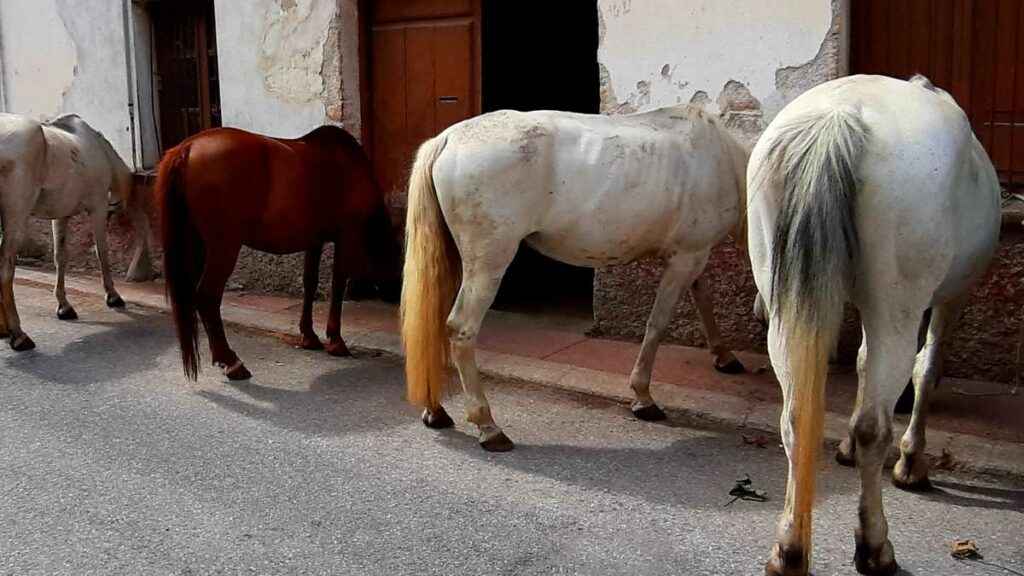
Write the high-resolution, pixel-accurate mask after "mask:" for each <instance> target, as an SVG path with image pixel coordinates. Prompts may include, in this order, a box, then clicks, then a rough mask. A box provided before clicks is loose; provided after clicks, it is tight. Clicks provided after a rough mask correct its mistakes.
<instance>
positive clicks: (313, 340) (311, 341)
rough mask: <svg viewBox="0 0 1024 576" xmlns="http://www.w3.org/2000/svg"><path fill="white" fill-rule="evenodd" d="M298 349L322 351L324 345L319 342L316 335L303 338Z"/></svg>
mask: <svg viewBox="0 0 1024 576" xmlns="http://www.w3.org/2000/svg"><path fill="white" fill-rule="evenodd" d="M299 348H302V349H303V350H323V349H324V343H323V342H321V341H320V338H318V337H317V335H316V334H314V335H312V336H303V337H302V342H300V343H299Z"/></svg>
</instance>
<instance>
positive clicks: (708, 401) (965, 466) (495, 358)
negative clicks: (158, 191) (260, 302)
mask: <svg viewBox="0 0 1024 576" xmlns="http://www.w3.org/2000/svg"><path fill="white" fill-rule="evenodd" d="M16 282H17V283H18V284H22V285H26V286H34V287H39V288H46V289H52V287H53V275H52V273H48V272H42V271H39V270H32V269H21V268H19V269H18V272H17V281H16ZM66 284H67V288H68V290H69V291H74V292H79V293H83V294H89V295H95V296H100V295H102V294H103V291H102V287H101V286H100V283H99V281H98V280H96V279H93V278H81V277H72V276H70V275H68V277H67V279H66ZM144 286H147V287H148V289H144V288H142V287H140V286H139V285H132V284H125V283H119V284H118V287H119V291H120V292H121V294H122V295H123V296H124V297H125V298H126V300H128V301H129V302H131V303H134V304H136V305H139V306H142V307H145V308H150V309H155V310H159V311H163V312H166V311H168V310H169V306H168V304H167V302H166V301H165V298H164V296H163V293H162V290H160V291H155V290H154V289H153V287H154V285H152V284H149V285H144ZM346 306H347V307H349V306H351V307H357V308H358V307H359V306H360V304H359V303H348V302H346ZM222 315H223V318H224V321H225V323H227V324H230V325H232V326H235V327H240V328H245V329H256V330H259V331H263V332H270V333H274V334H277V335H292V334H296V333H297V323H298V313H297V312H292V311H277V312H274V311H265V310H258V309H254V308H247V307H243V306H238V305H233V304H228V303H225V304H224V306H223V307H222ZM345 339H346V341H347V342H348V344H349V346H355V347H360V348H366V349H371V350H380V351H383V352H388V353H391V354H395V355H397V356H401V355H402V349H401V342H400V339H399V336H398V335H397V334H395V333H393V332H389V331H382V330H373V329H366V328H362V329H361V328H360V327H358V326H356V327H346V330H345ZM477 361H478V363H479V365H480V370H481V372H482V373H483V374H485V375H486V376H490V377H496V378H502V379H510V380H519V381H525V382H528V383H531V384H536V385H540V386H546V387H549V388H554V389H558V390H563V391H567V392H572V393H578V394H585V395H590V396H596V397H599V398H603V399H606V400H610V401H613V402H617V403H620V404H623V405H626V406H628V405H629V403H630V402H631V401H632V396H631V394H630V392H629V388H628V386H627V384H626V379H625V378H624V377H623V376H622V375H620V374H614V373H610V372H603V371H599V370H592V369H588V368H582V367H578V366H572V365H568V364H562V363H558V362H550V361H546V360H539V359H535V358H528V357H524V356H515V355H511V354H502V353H498V352H492V351H487V350H479V351H478V352H477ZM651 384H652V393H653V394H654V396H655V399H656V400H657V401H658V403H659V404H660V405H661V407H662V408H663V409H665V410H666V412H668V413H669V414H670V415H673V416H677V417H682V418H687V419H693V420H697V421H701V422H707V423H710V424H715V425H720V426H732V427H736V428H740V429H745V430H749V431H752V432H754V431H756V432H763V433H768V434H772V435H778V433H779V415H780V410H781V406H780V405H779V404H777V403H774V402H771V403H768V402H763V401H759V400H756V399H754V398H753V397H751V398H743V397H740V396H735V395H731V394H719V393H715V392H712V391H708V390H703V389H692V388H684V387H681V386H676V385H672V384H668V383H664V382H658V381H653V382H652V383H651ZM847 420H848V415H843V414H836V413H833V412H829V413H827V414H826V418H825V437H826V440H827V442H828V444H829V446H830V447H831V448H833V449H834V447H835V446H836V445H838V443H839V442H840V441H841V440H842V439H843V438H845V437H846V430H847ZM904 430H905V427H904V426H902V425H897V427H896V430H895V431H894V438H896V439H897V440H898V439H899V438H900V437H901V436H902V434H903V431H904ZM927 437H928V449H927V450H926V453H927V454H928V455H929V456H930V457H931V458H932V461H933V463H937V467H939V468H941V469H944V470H957V471H962V472H968V473H972V474H978V475H983V476H990V477H993V478H998V479H1012V480H1019V481H1024V445H1021V444H1016V443H1012V442H1005V441H997V440H991V439H988V438H983V437H979V436H972V435H967V434H955V433H949V432H944V431H941V430H933V429H930V430H928V435H927ZM895 456H896V449H895V447H893V448H892V450H891V453H890V464H891V463H892V462H894V461H895Z"/></svg>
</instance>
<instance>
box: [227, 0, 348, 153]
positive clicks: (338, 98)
mask: <svg viewBox="0 0 1024 576" xmlns="http://www.w3.org/2000/svg"><path fill="white" fill-rule="evenodd" d="M355 4H356V2H355V0H217V2H216V4H215V7H216V18H217V42H218V51H219V52H218V61H219V66H220V85H221V95H220V97H221V107H222V112H223V121H224V125H226V126H236V127H239V128H244V129H247V130H253V131H256V132H261V133H264V134H269V135H274V136H281V137H295V136H300V135H302V134H304V133H306V132H308V131H310V130H312V129H313V128H316V127H317V126H320V125H322V124H324V123H328V122H334V123H339V124H343V125H344V126H345V127H346V128H347V129H348V130H349V131H350V132H353V133H354V134H356V135H357V136H358V135H359V123H358V118H359V107H358V98H357V97H355V96H354V95H358V93H359V87H358V67H356V68H354V71H355V73H354V74H352V73H351V71H349V72H350V73H348V74H347V75H346V74H345V71H343V60H342V58H341V54H342V48H341V47H345V48H347V49H352V52H351V56H352V57H354V58H356V62H357V63H358V44H355V47H354V49H353V48H352V47H351V46H350V45H349V44H350V43H351V40H350V39H349V38H348V36H355V38H356V42H357V41H358V36H357V35H356V34H355V32H356V30H357V26H358V24H357V18H356V11H355ZM346 33H348V35H346Z"/></svg>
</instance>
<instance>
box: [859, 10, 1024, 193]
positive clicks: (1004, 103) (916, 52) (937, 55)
mask: <svg viewBox="0 0 1024 576" xmlns="http://www.w3.org/2000/svg"><path fill="white" fill-rule="evenodd" d="M851 20H852V30H851V33H852V42H851V50H850V68H851V71H852V72H854V73H867V74H885V75H887V76H894V77H897V78H908V77H910V76H911V75H913V74H915V73H920V74H924V75H925V76H928V77H929V78H930V79H931V81H932V82H933V83H935V85H936V86H939V87H941V88H943V89H945V90H946V91H948V92H949V93H950V94H952V95H953V97H954V98H956V100H957V102H959V104H960V106H961V107H962V108H963V109H964V110H965V111H966V112H967V115H968V117H969V118H970V120H971V124H972V125H973V126H974V131H975V133H976V134H977V135H978V139H979V140H980V141H981V142H982V144H984V146H985V148H986V149H987V150H988V153H989V155H990V156H991V158H992V162H993V163H994V164H995V165H996V169H997V170H998V171H999V177H1000V180H1002V181H1003V184H1004V185H1005V186H1006V187H1007V188H1011V189H1012V188H1015V187H1020V186H1021V185H1024V38H1021V35H1022V34H1024V0H855V1H854V2H853V3H852V18H851Z"/></svg>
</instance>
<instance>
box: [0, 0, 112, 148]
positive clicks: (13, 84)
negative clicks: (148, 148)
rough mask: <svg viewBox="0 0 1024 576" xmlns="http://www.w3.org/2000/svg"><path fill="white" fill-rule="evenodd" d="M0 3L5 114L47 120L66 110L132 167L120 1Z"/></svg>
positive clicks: (17, 0)
mask: <svg viewBox="0 0 1024 576" xmlns="http://www.w3.org/2000/svg"><path fill="white" fill-rule="evenodd" d="M83 8H85V3H84V2H82V1H81V0H0V60H2V62H3V64H2V67H0V68H2V73H3V86H4V98H3V102H2V109H3V110H4V111H6V112H13V113H18V114H25V115H28V116H31V117H33V118H37V119H40V120H49V119H52V118H55V117H56V116H58V115H60V114H64V113H68V112H74V113H76V114H79V115H80V116H82V118H84V119H86V121H88V122H89V123H90V124H91V125H92V126H93V127H94V128H96V129H97V130H99V131H101V132H103V134H104V135H105V136H106V137H107V138H108V139H109V140H110V143H111V144H112V145H113V146H114V149H115V150H117V152H118V154H120V155H121V157H122V158H123V159H124V160H125V161H126V162H127V163H128V164H129V166H130V165H132V134H131V120H130V115H129V106H128V102H129V95H128V68H127V61H126V51H125V34H124V12H123V3H122V1H121V0H89V2H88V9H83Z"/></svg>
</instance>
